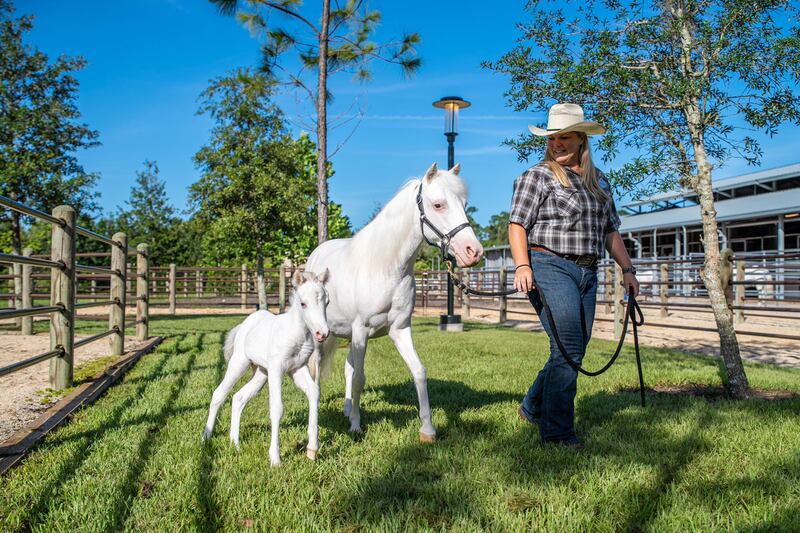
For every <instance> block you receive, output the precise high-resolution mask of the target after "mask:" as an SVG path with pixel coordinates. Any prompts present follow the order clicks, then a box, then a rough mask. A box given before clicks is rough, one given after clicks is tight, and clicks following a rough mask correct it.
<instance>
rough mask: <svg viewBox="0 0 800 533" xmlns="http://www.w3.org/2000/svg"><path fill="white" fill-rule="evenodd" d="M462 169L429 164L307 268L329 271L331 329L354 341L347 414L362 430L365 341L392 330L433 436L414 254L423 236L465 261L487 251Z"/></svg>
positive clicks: (423, 430)
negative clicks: (419, 344) (471, 216)
mask: <svg viewBox="0 0 800 533" xmlns="http://www.w3.org/2000/svg"><path fill="white" fill-rule="evenodd" d="M459 169H460V167H459V165H455V166H454V167H453V168H452V169H450V170H449V171H440V170H438V169H437V168H436V164H433V165H431V167H430V168H429V169H428V171H427V172H426V173H425V176H424V177H423V178H422V179H421V180H418V179H415V180H411V181H409V182H408V183H406V184H405V185H404V186H403V187H402V188H401V189H400V192H398V193H397V194H396V195H395V197H394V198H392V199H391V200H390V201H389V203H388V204H387V205H386V207H384V208H383V209H382V210H381V211H380V213H378V215H377V216H376V217H375V218H374V219H373V220H372V221H371V222H370V223H369V224H367V226H365V227H364V228H363V229H362V230H361V231H359V232H358V233H356V235H354V236H353V237H352V238H350V239H336V240H331V241H327V242H325V243H323V244H321V245H320V246H319V247H318V248H317V249H316V250H314V252H313V253H312V254H311V256H310V257H309V259H308V268H309V269H311V270H321V269H324V268H328V269H329V270H330V273H331V277H330V282H329V283H328V285H327V289H328V292H329V293H330V297H331V303H330V306H329V307H328V325H329V327H330V329H331V332H332V333H333V335H335V336H337V337H344V338H349V339H350V340H351V344H350V353H349V354H348V356H347V362H346V363H345V371H344V375H345V403H344V414H345V416H347V417H348V418H349V419H350V431H351V432H360V431H361V408H360V399H361V392H362V390H363V389H364V383H365V376H364V355H365V353H366V350H367V340H368V339H370V338H373V337H380V336H382V335H386V334H388V335H389V337H390V338H391V339H392V341H393V342H394V345H395V346H396V347H397V350H398V351H399V352H400V356H401V357H402V358H403V360H404V361H405V363H406V365H408V368H409V370H410V371H411V374H412V376H413V378H414V384H415V385H416V389H417V396H418V399H419V417H420V421H421V426H420V440H422V441H423V442H432V441H433V440H435V437H436V430H435V429H434V427H433V422H432V420H431V409H430V404H429V402H428V383H427V381H426V376H425V367H424V366H423V364H422V362H421V361H420V358H419V355H418V354H417V351H416V350H415V348H414V343H413V341H412V339H411V315H412V313H413V312H414V299H415V294H414V293H415V285H414V261H415V260H416V257H417V252H418V251H419V248H420V245H421V244H422V241H423V239H425V240H427V241H428V242H431V241H438V245H439V246H440V247H444V248H445V249H447V250H449V251H450V252H452V253H453V255H455V257H456V260H457V262H458V264H459V266H471V265H474V264H475V263H477V262H478V261H480V259H481V256H482V255H483V248H482V246H481V244H480V242H478V239H477V238H476V237H475V233H474V232H473V231H472V228H470V227H469V224H468V222H467V215H466V213H465V211H464V209H465V205H466V200H467V189H466V186H465V185H464V183H463V182H462V181H461V179H460V178H459V177H458V173H459ZM433 228H436V229H435V230H434V229H433ZM437 233H438V235H437ZM333 335H332V336H331V337H329V338H328V340H327V341H325V342H324V343H323V344H322V346H321V348H322V353H321V354H319V353H317V354H315V355H314V356H312V357H313V358H317V357H319V359H316V360H315V364H317V365H318V364H319V362H320V359H321V361H322V363H323V364H325V362H326V361H327V362H330V360H331V356H332V354H333V352H334V351H335V349H336V340H335V338H334V336H333ZM312 366H313V365H312ZM317 380H319V374H317Z"/></svg>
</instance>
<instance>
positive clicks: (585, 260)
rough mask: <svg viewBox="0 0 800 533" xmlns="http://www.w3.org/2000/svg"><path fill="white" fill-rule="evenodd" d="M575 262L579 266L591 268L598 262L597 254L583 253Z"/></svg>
mask: <svg viewBox="0 0 800 533" xmlns="http://www.w3.org/2000/svg"><path fill="white" fill-rule="evenodd" d="M575 264H576V265H578V266H582V267H586V268H591V267H593V266H594V265H595V264H597V256H594V255H588V254H584V255H581V256H579V257H578V259H576V260H575Z"/></svg>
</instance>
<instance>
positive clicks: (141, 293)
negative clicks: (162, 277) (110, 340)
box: [136, 243, 150, 341]
mask: <svg viewBox="0 0 800 533" xmlns="http://www.w3.org/2000/svg"><path fill="white" fill-rule="evenodd" d="M148 253H149V250H148V246H147V245H146V244H144V243H141V244H139V245H138V246H137V247H136V339H137V340H140V341H143V340H146V339H147V338H148V337H150V335H149V329H150V301H149V297H148V295H147V287H148V278H149V274H150V272H149V268H148V267H149V261H148Z"/></svg>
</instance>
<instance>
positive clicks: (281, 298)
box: [278, 261, 286, 313]
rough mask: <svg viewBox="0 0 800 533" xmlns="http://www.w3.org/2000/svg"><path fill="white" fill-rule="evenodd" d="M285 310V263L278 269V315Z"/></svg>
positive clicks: (282, 262)
mask: <svg viewBox="0 0 800 533" xmlns="http://www.w3.org/2000/svg"><path fill="white" fill-rule="evenodd" d="M285 310H286V262H285V261H281V266H280V267H279V268H278V313H283V312H284V311H285Z"/></svg>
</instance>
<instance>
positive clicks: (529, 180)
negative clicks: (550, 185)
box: [508, 169, 544, 231]
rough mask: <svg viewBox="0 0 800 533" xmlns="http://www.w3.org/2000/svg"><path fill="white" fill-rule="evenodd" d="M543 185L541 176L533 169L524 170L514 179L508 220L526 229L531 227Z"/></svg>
mask: <svg viewBox="0 0 800 533" xmlns="http://www.w3.org/2000/svg"><path fill="white" fill-rule="evenodd" d="M543 186H544V184H543V182H542V176H540V175H539V173H538V172H536V171H535V170H534V169H529V170H527V171H525V172H524V173H523V174H522V175H520V176H519V177H518V178H517V179H516V180H515V181H514V194H513V196H512V197H511V212H510V214H509V217H508V221H509V222H511V223H514V224H519V225H520V226H522V227H523V228H525V230H526V231H528V230H530V229H531V227H533V224H534V223H535V222H536V219H537V217H538V216H539V206H540V205H541V204H542V199H543V194H542V193H543V191H542V188H543Z"/></svg>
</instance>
